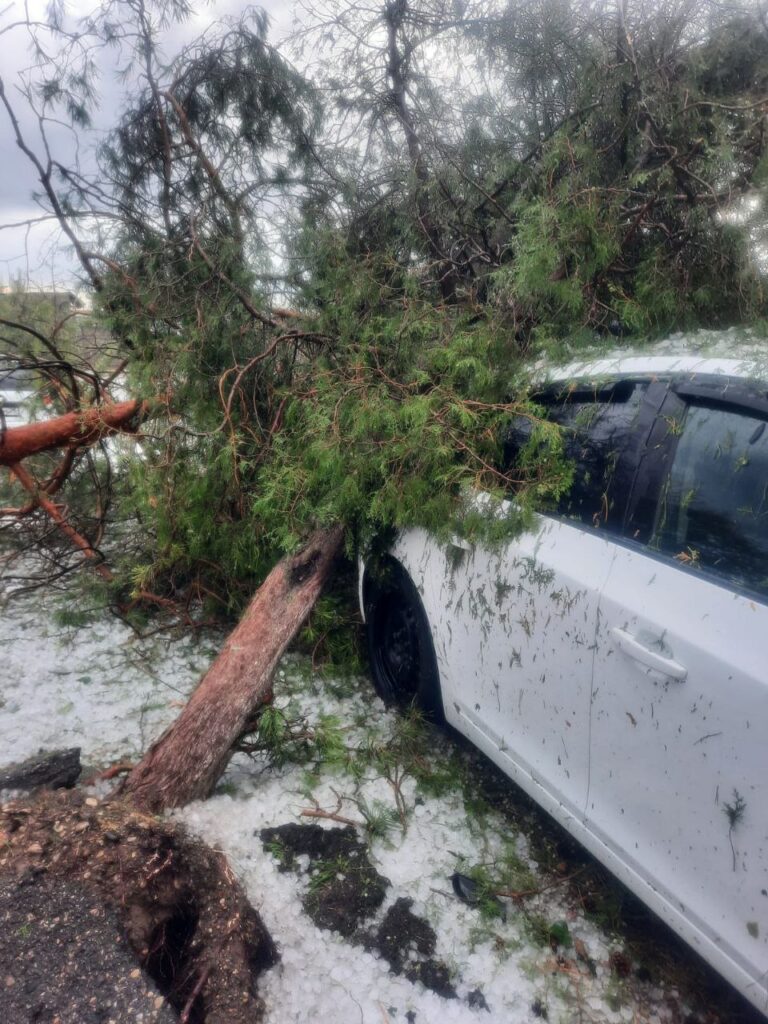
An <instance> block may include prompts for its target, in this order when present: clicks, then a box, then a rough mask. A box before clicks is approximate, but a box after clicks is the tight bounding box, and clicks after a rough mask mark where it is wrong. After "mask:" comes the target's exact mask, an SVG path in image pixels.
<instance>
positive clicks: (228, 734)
mask: <svg viewBox="0 0 768 1024" xmlns="http://www.w3.org/2000/svg"><path fill="white" fill-rule="evenodd" d="M343 536H344V532H343V529H342V527H341V526H334V527H332V528H330V529H325V530H319V531H317V532H316V533H315V534H313V536H312V537H311V538H310V540H309V542H308V543H307V544H306V545H305V546H304V548H303V549H302V550H301V551H300V552H299V554H298V555H295V556H293V557H291V558H284V559H282V560H281V561H280V562H279V563H278V564H277V565H276V566H275V568H274V569H273V570H272V572H271V573H270V574H269V576H268V577H267V578H266V580H265V581H264V583H262V585H261V586H260V587H259V589H258V591H257V592H256V594H255V596H254V597H253V599H252V600H251V603H250V604H249V606H248V608H247V609H246V611H245V614H244V615H243V617H242V619H241V620H240V622H239V624H238V625H237V627H236V628H235V629H234V630H233V632H232V633H230V635H229V637H228V638H227V642H226V644H225V645H224V648H223V650H222V652H221V654H219V656H218V658H217V659H216V660H215V661H214V663H213V664H212V665H211V667H210V668H209V669H208V671H207V672H206V674H205V675H204V676H203V678H202V679H201V681H200V683H199V684H198V686H197V689H196V690H195V691H194V693H193V694H192V696H191V697H190V699H189V702H188V703H187V705H186V707H185V708H184V710H183V711H182V713H181V715H180V716H179V717H178V719H177V720H176V721H175V722H174V723H173V725H172V726H171V727H170V728H169V729H167V730H166V731H165V733H163V735H162V736H161V737H160V738H159V739H158V740H157V741H156V742H155V743H154V744H152V746H151V747H150V748H149V750H148V751H147V753H146V754H145V755H144V757H143V759H142V760H141V761H140V762H139V764H138V765H137V766H136V767H135V768H134V769H133V771H132V772H131V774H130V775H129V776H128V778H127V779H126V781H125V784H124V792H125V793H127V795H128V796H129V797H130V798H131V799H132V800H133V802H134V803H135V804H136V805H137V806H139V807H141V808H143V809H145V810H149V811H161V810H164V809H166V808H171V807H182V806H183V805H184V804H187V803H189V802H190V801H192V800H201V799H204V798H205V797H207V796H209V795H210V793H211V791H212V790H213V787H214V786H215V785H216V782H217V780H218V779H219V777H220V776H221V774H222V772H223V771H224V769H225V768H226V766H227V763H228V762H229V759H230V757H231V754H232V748H233V745H234V744H235V743H236V741H237V740H238V738H239V737H240V736H241V735H242V733H243V731H244V729H245V727H246V725H247V724H248V722H249V721H250V719H251V718H252V716H253V714H254V712H255V711H256V710H257V708H259V707H260V706H261V705H263V704H265V703H267V702H268V701H269V700H270V699H271V696H272V676H273V674H274V671H275V668H276V666H277V663H278V662H279V660H280V658H281V656H282V655H283V653H284V652H285V650H286V648H287V647H288V645H289V644H290V642H291V641H292V640H293V638H294V637H295V635H296V633H297V632H298V630H299V629H300V627H301V625H302V623H303V622H304V620H305V619H306V617H307V615H308V614H309V612H310V611H311V610H312V607H313V605H314V604H315V601H316V600H317V598H318V597H319V596H320V593H321V592H322V589H323V586H324V585H325V582H326V580H327V578H328V576H329V574H330V571H331V568H332V566H333V563H334V560H335V558H336V556H337V554H338V552H339V550H340V548H341V544H342V540H343Z"/></svg>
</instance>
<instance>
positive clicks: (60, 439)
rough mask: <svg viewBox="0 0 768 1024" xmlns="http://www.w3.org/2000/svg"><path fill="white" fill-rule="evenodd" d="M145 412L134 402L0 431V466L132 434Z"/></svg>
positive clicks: (146, 407)
mask: <svg viewBox="0 0 768 1024" xmlns="http://www.w3.org/2000/svg"><path fill="white" fill-rule="evenodd" d="M148 411H149V403H148V402H142V401H139V400H138V399H135V398H134V399H131V400H130V401H128V402H118V403H116V404H109V405H98V406H93V407H92V408H90V409H84V410H83V411H82V412H68V413H65V414H64V415H63V416H54V417H53V418H52V419H49V420H41V421H40V422H39V423H28V424H26V425H25V426H23V427H9V428H8V429H7V430H5V431H2V432H0V466H12V465H14V464H15V463H17V462H20V461H21V460H22V459H26V458H27V457H28V456H30V455H37V453H38V452H45V451H50V450H51V449H52V448H64V447H75V448H79V447H82V446H83V445H90V444H93V442H94V441H98V440H99V438H101V437H104V436H106V435H107V434H114V433H132V432H133V431H135V430H136V429H137V428H138V426H139V423H140V422H141V421H142V419H143V418H144V417H145V416H146V415H147V412H148Z"/></svg>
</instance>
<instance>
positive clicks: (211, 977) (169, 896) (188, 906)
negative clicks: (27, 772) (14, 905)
mask: <svg viewBox="0 0 768 1024" xmlns="http://www.w3.org/2000/svg"><path fill="white" fill-rule="evenodd" d="M19 880H21V881H23V882H24V884H25V885H26V886H29V887H36V886H40V887H41V892H42V891H43V888H44V887H45V886H47V885H49V884H51V883H52V882H54V883H55V882H57V881H64V882H66V883H67V884H68V885H75V886H78V887H79V888H80V889H82V890H83V891H84V893H85V894H87V896H88V897H91V898H93V899H96V900H98V901H99V902H100V903H101V904H102V906H104V907H106V908H107V909H108V910H109V911H110V912H112V913H113V914H114V915H115V917H116V919H117V921H118V922H119V925H120V928H121V929H122V930H123V932H124V934H125V937H126V939H127V941H128V944H129V946H130V947H131V949H132V951H133V953H134V954H135V956H136V958H137V959H138V962H139V964H140V965H141V968H142V969H143V970H144V971H145V972H146V973H147V974H148V975H149V977H150V978H151V979H152V980H153V982H154V984H155V985H156V986H157V988H158V990H159V991H160V993H162V995H163V996H164V997H165V999H167V1001H168V1003H170V1005H171V1006H172V1007H174V1009H175V1010H176V1011H177V1012H178V1013H179V1014H180V1015H181V1020H182V1021H183V1022H184V1024H246V1022H247V1024H253V1022H254V1021H258V1020H260V1019H261V1018H262V1015H263V1007H262V1004H261V1001H260V1000H259V998H258V995H257V992H256V979H257V977H258V975H259V973H260V972H261V971H262V970H263V969H264V968H266V967H268V966H271V965H272V964H273V963H274V962H275V960H276V952H275V948H274V945H273V943H272V940H271V938H270V937H269V935H268V933H267V931H266V929H265V928H264V926H263V924H262V922H261V919H260V918H259V916H258V914H257V913H256V911H255V910H254V909H253V907H252V906H251V905H250V903H249V902H248V900H247V898H246V896H245V893H244V892H243V890H242V888H241V887H240V885H239V883H238V882H237V881H236V879H235V878H234V876H233V875H232V872H231V870H230V868H229V866H228V864H227V862H226V860H225V859H224V857H223V856H222V855H221V854H219V853H216V852H214V851H213V850H211V849H209V848H208V847H206V846H205V845H204V844H202V843H200V842H198V841H196V840H194V839H192V838H190V837H189V836H188V835H187V834H186V833H185V831H184V830H183V829H182V828H181V827H180V826H179V825H177V824H174V823H173V822H167V821H162V820H159V819H157V818H154V817H152V816H151V815H148V814H144V813H141V812H139V811H136V810H135V809H134V808H132V807H131V806H130V804H127V803H125V802H123V801H120V800H111V801H108V802H103V803H102V802H99V801H98V800H96V799H95V798H92V797H89V798H86V797H85V796H84V795H83V794H82V792H80V791H78V790H75V791H73V792H66V791H57V792H55V793H42V794H41V795H39V796H38V797H36V798H35V799H31V800H27V801H15V802H13V803H10V804H6V805H5V806H3V807H2V808H0V883H2V882H4V881H5V882H11V881H16V882H18V881H19ZM62 969H63V965H62ZM26 1019H34V1018H26ZM128 1019H130V1018H128Z"/></svg>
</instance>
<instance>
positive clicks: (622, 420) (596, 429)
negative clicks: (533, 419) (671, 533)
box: [549, 383, 646, 533]
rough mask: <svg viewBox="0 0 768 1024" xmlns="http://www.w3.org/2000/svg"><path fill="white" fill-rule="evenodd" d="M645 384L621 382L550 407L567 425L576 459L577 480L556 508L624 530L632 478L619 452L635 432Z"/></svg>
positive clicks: (570, 455)
mask: <svg viewBox="0 0 768 1024" xmlns="http://www.w3.org/2000/svg"><path fill="white" fill-rule="evenodd" d="M645 390H646V385H645V384H642V383H621V384H618V385H616V386H615V387H612V388H608V389H602V390H600V391H595V392H573V393H572V394H570V395H569V396H567V397H566V398H565V399H564V400H562V399H561V400H560V401H558V402H557V403H555V404H553V405H552V406H551V407H550V412H549V416H550V419H553V420H554V421H555V422H556V423H559V424H560V425H561V426H562V428H563V434H564V440H565V452H566V455H567V457H568V458H569V459H571V460H572V461H573V464H574V475H573V484H572V485H571V488H570V490H569V491H568V493H567V494H565V495H563V497H562V498H561V499H560V501H559V503H558V506H557V508H556V510H555V511H557V512H558V513H559V514H560V515H562V516H566V517H567V518H569V519H577V520H579V521H580V522H582V523H584V524H586V525H587V526H592V527H600V528H602V529H605V530H608V531H609V532H611V533H620V532H621V530H622V526H623V508H624V502H625V500H626V497H627V494H628V491H629V488H630V486H631V478H630V479H628V478H627V471H629V470H630V467H626V468H625V467H622V466H621V465H620V456H621V454H622V453H623V452H624V451H625V449H626V448H627V445H628V443H629V441H630V439H631V438H632V437H633V435H634V432H635V429H636V424H637V418H638V416H639V413H640V408H641V405H642V401H643V397H644V394H645Z"/></svg>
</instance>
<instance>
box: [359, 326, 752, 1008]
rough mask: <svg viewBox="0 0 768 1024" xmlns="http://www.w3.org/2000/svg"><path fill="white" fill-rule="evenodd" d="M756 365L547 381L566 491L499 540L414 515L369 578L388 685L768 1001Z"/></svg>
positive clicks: (669, 366) (570, 373) (365, 603)
mask: <svg viewBox="0 0 768 1024" xmlns="http://www.w3.org/2000/svg"><path fill="white" fill-rule="evenodd" d="M757 351H758V355H760V354H762V356H767V355H768V345H766V346H765V347H763V348H762V350H760V349H758V350H757ZM766 367H768V358H766V359H765V362H764V363H763V364H762V366H761V365H760V361H759V359H758V361H755V360H752V359H750V360H749V361H743V360H739V359H728V358H712V357H701V356H695V355H689V356H659V355H656V354H649V355H640V356H636V357H624V356H620V357H618V358H616V359H603V360H601V361H598V362H595V363H592V364H591V365H590V364H587V365H582V366H573V367H569V368H566V369H565V370H563V371H562V373H560V374H554V375H550V382H549V383H548V384H547V385H546V386H544V387H543V388H542V391H541V393H540V395H539V399H538V400H539V401H540V402H542V403H543V404H545V405H546V406H548V408H549V415H550V417H551V418H553V419H554V420H555V421H557V422H559V423H561V424H562V425H563V427H564V429H565V432H566V438H567V448H568V451H569V454H570V456H571V457H572V458H573V460H574V462H575V478H574V483H573V486H572V488H571V490H570V492H569V494H568V495H567V496H566V497H565V498H564V499H563V500H562V501H561V503H560V506H559V507H558V508H557V509H556V510H553V511H552V512H551V513H547V514H542V515H538V516H537V517H536V521H535V524H534V527H533V528H532V529H531V530H529V531H528V532H526V533H524V534H523V535H522V536H518V537H517V538H516V539H515V540H513V541H511V542H509V543H507V544H505V545H503V546H502V547H501V548H498V549H489V548H485V547H483V546H479V545H478V546H474V547H472V546H470V545H467V544H465V543H464V542H463V541H461V540H457V541H456V543H455V544H449V545H447V546H445V545H442V546H441V545H440V544H439V543H438V542H437V541H436V540H435V539H434V538H433V537H431V536H430V535H429V534H428V533H426V532H424V531H423V530H416V529H414V530H408V531H404V532H403V533H402V534H401V535H400V536H399V537H398V539H397V540H396V542H395V543H394V544H393V546H392V547H391V549H390V555H389V557H388V558H386V559H385V560H384V562H385V565H384V570H383V571H382V570H381V568H379V569H377V570H374V568H373V565H372V564H371V565H369V566H367V567H366V568H365V570H364V572H363V573H362V574H361V581H360V588H361V604H362V608H363V614H364V617H365V619H366V628H367V633H368V642H369V653H370V656H371V664H372V671H373V675H374V681H375V684H376V686H377V688H378V690H379V692H380V693H381V694H382V696H384V697H385V699H389V700H394V701H399V702H408V701H411V700H414V699H415V700H417V701H419V702H420V703H421V704H422V706H424V707H426V708H428V709H431V710H432V711H433V712H435V713H436V714H437V715H438V716H439V715H441V714H443V713H444V716H445V719H446V720H447V721H448V722H449V723H450V724H451V725H452V726H454V727H455V728H456V729H458V730H459V732H461V733H463V734H464V735H465V736H467V737H468V738H469V739H470V740H472V742H473V743H474V744H476V745H477V747H479V748H480V749H481V750H482V751H484V752H485V754H487V755H488V756H489V757H490V758H491V759H492V760H493V761H494V762H495V763H496V764H497V765H498V766H499V767H500V768H502V769H503V770H504V771H505V772H506V773H507V774H508V775H509V776H510V777H511V778H512V779H514V780H515V782H517V783H518V784H519V785H520V786H521V787H522V788H523V789H524V790H525V791H526V792H527V793H528V794H529V795H530V796H532V797H533V798H534V799H535V800H536V801H538V803H539V804H541V806H542V807H544V808H545V809H546V810H547V811H548V812H549V813H550V814H551V815H552V816H553V817H554V818H556V819H557V821H559V822H560V824H561V825H563V826H564V827H565V828H566V829H567V830H568V831H569V832H570V833H571V834H572V835H573V836H575V837H576V838H577V839H578V840H579V841H580V842H581V843H582V844H583V845H584V846H585V847H586V848H587V849H588V850H590V851H591V852H592V853H593V854H594V855H595V856H596V857H597V858H598V859H599V860H601V861H602V862H603V863H604V864H605V865H606V866H607V867H608V868H610V870H611V871H612V872H613V873H614V874H615V875H616V876H617V877H618V878H619V879H621V881H622V882H624V883H625V884H626V885H627V886H628V887H629V888H630V889H631V890H633V892H635V893H636V894H637V895H638V896H639V897H640V898H641V899H642V900H643V901H644V902H645V903H646V904H647V905H648V906H649V907H651V908H652V909H653V910H654V911H656V913H657V914H659V915H660V916H661V917H662V918H663V919H664V920H665V921H666V922H667V923H668V924H669V925H671V927H672V928H674V929H675V930H676V931H677V932H679V934H680V935H681V936H682V937H683V938H684V939H685V940H686V941H687V942H688V943H690V945H691V946H693V947H694V948H695V949H696V950H697V951H698V952H699V953H700V954H701V955H702V956H703V957H704V958H705V959H706V960H708V961H709V963H710V964H711V965H712V966H713V967H714V968H715V969H716V970H717V971H719V972H720V973H721V974H722V975H723V976H724V977H725V978H726V979H727V980H728V981H730V982H731V983H732V984H733V985H734V986H735V987H736V988H737V989H738V990H739V991H740V992H741V993H742V994H743V995H744V996H746V998H747V999H749V1000H750V1001H751V1002H752V1003H753V1004H754V1005H755V1006H757V1007H758V1008H759V1009H760V1010H762V1011H763V1013H766V1014H768V369H766ZM515 434H516V432H515V431H514V430H513V431H511V434H510V440H509V445H508V447H509V449H510V451H509V455H510V458H514V449H515V448H516V446H517V445H519V444H520V443H522V442H523V441H524V440H525V436H524V435H525V431H524V430H518V431H517V434H518V435H522V436H515Z"/></svg>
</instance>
